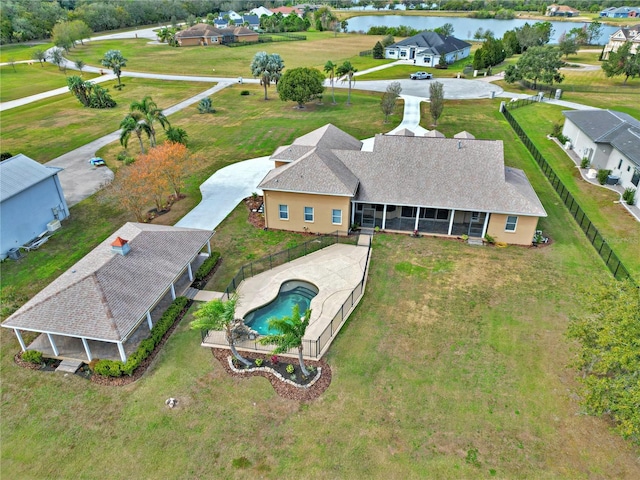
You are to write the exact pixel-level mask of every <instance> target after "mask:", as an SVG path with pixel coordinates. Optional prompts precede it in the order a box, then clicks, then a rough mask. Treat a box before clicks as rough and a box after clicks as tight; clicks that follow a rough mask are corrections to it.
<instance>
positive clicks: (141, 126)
mask: <svg viewBox="0 0 640 480" xmlns="http://www.w3.org/2000/svg"><path fill="white" fill-rule="evenodd" d="M141 120H142V114H141V113H140V112H130V113H129V114H127V116H126V117H124V118H123V119H122V122H120V145H122V146H123V147H124V148H125V149H126V148H127V147H128V145H129V139H130V138H131V134H135V136H136V137H138V141H139V142H140V152H142V153H144V143H142V134H143V133H145V134H146V135H147V137H149V136H150V132H149V126H148V125H147V124H146V123H144V122H141Z"/></svg>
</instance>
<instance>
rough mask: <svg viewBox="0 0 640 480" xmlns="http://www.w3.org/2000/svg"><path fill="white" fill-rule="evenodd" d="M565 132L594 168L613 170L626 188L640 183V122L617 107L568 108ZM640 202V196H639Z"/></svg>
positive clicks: (574, 146) (574, 147)
mask: <svg viewBox="0 0 640 480" xmlns="http://www.w3.org/2000/svg"><path fill="white" fill-rule="evenodd" d="M562 114H563V115H564V117H565V122H564V127H563V129H562V134H563V135H564V136H565V137H567V138H568V139H569V140H570V141H571V145H572V148H573V149H574V150H575V151H576V153H577V154H578V155H579V156H581V157H582V158H586V159H588V160H589V164H590V165H591V167H592V168H594V169H597V170H600V169H606V170H611V175H612V176H613V177H618V178H619V179H620V180H619V184H620V185H622V186H623V187H624V188H635V189H637V188H638V184H639V183H640V121H638V120H637V119H635V118H634V117H632V116H631V115H628V114H626V113H623V112H617V111H615V110H568V111H564V112H562ZM636 202H637V196H636Z"/></svg>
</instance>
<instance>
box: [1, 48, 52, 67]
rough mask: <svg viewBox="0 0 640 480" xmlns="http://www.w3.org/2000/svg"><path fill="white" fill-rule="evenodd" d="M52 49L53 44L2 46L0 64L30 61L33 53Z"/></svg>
mask: <svg viewBox="0 0 640 480" xmlns="http://www.w3.org/2000/svg"><path fill="white" fill-rule="evenodd" d="M51 47H53V43H41V44H37V45H31V44H29V45H27V44H24V43H17V44H8V45H2V48H0V63H7V62H11V61H15V62H19V61H20V60H32V59H33V52H35V51H36V50H42V51H45V50H47V49H49V48H51Z"/></svg>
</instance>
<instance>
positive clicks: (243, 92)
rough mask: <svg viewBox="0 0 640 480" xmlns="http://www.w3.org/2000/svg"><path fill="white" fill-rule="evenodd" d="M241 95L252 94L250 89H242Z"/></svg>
mask: <svg viewBox="0 0 640 480" xmlns="http://www.w3.org/2000/svg"><path fill="white" fill-rule="evenodd" d="M240 95H251V92H250V91H249V90H242V91H241V92H240Z"/></svg>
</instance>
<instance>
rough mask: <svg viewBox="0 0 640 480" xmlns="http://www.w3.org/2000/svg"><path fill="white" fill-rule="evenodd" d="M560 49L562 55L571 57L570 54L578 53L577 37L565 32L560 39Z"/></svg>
mask: <svg viewBox="0 0 640 480" xmlns="http://www.w3.org/2000/svg"><path fill="white" fill-rule="evenodd" d="M558 49H559V50H560V53H561V55H564V56H565V58H569V55H576V54H577V53H578V42H577V41H576V39H575V37H573V36H571V35H567V34H566V33H563V34H562V35H560V38H559V39H558Z"/></svg>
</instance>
